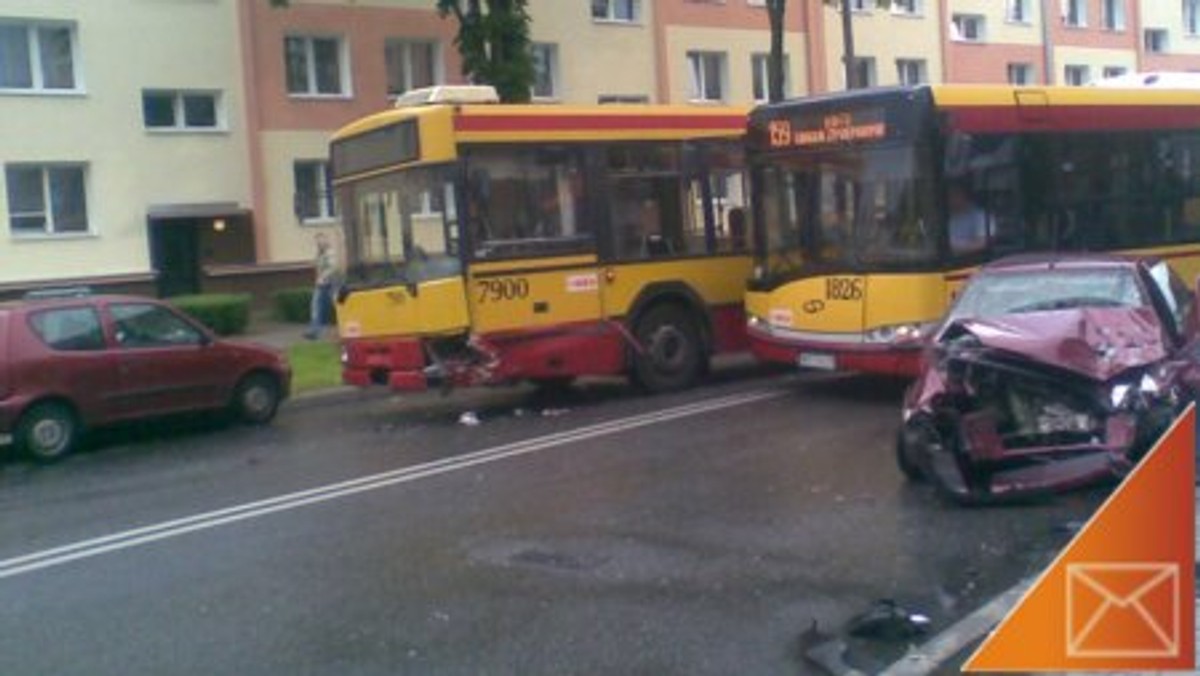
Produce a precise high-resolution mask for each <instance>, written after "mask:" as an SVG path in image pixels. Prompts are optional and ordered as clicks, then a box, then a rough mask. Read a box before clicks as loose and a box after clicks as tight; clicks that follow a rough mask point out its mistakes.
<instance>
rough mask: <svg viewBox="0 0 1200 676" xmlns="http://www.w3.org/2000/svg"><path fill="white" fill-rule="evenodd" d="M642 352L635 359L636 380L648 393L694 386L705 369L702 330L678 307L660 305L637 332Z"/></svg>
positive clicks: (634, 375) (644, 317) (640, 324)
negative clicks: (701, 338)
mask: <svg viewBox="0 0 1200 676" xmlns="http://www.w3.org/2000/svg"><path fill="white" fill-rule="evenodd" d="M634 337H636V338H637V341H638V344H639V345H641V347H642V352H641V353H639V354H637V355H635V356H634V362H633V379H634V382H635V383H636V384H637V385H638V386H640V387H641V388H643V389H645V390H647V391H649V392H670V391H673V390H681V389H684V388H687V387H690V386H691V385H693V384H694V383H695V382H696V380H697V379H698V378H699V377H700V375H701V373H703V371H704V368H705V366H706V363H705V362H706V357H705V355H704V345H703V344H702V342H701V340H700V329H699V327H698V326H697V325H696V321H695V319H694V318H693V316H692V313H690V312H688V311H687V310H686V309H684V308H682V307H680V306H678V305H658V306H655V307H653V308H651V309H650V310H648V311H647V312H646V314H644V315H642V317H641V319H639V320H638V323H637V326H636V327H635V328H634Z"/></svg>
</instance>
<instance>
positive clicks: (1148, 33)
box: [1142, 28, 1171, 54]
mask: <svg viewBox="0 0 1200 676" xmlns="http://www.w3.org/2000/svg"><path fill="white" fill-rule="evenodd" d="M1170 44H1171V32H1170V31H1168V30H1167V29H1166V28H1146V29H1145V30H1143V31H1142V45H1143V47H1144V49H1145V50H1146V53H1147V54H1165V53H1167V52H1168V51H1170V49H1171V47H1170Z"/></svg>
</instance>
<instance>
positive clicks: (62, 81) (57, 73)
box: [0, 20, 78, 92]
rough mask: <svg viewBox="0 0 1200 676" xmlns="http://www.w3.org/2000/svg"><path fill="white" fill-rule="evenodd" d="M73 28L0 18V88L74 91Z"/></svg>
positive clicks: (2, 89) (0, 89)
mask: <svg viewBox="0 0 1200 676" xmlns="http://www.w3.org/2000/svg"><path fill="white" fill-rule="evenodd" d="M77 89H78V83H77V82H76V77H75V29H74V27H73V26H70V25H65V24H55V23H15V22H7V21H2V20H0V91H5V90H16V91H35V92H38V91H46V92H61V91H76V90H77Z"/></svg>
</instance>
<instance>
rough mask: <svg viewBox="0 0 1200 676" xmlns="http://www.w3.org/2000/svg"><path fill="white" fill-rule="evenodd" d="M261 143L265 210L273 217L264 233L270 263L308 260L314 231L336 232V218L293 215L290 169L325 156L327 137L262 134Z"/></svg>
mask: <svg viewBox="0 0 1200 676" xmlns="http://www.w3.org/2000/svg"><path fill="white" fill-rule="evenodd" d="M260 141H261V143H262V149H263V152H262V159H263V169H264V174H265V176H266V181H265V193H266V194H265V195H264V197H265V200H264V201H265V203H266V211H267V212H268V213H270V214H274V215H275V216H274V218H272V219H271V227H270V228H268V229H267V230H266V232H267V234H268V236H269V237H270V241H268V242H267V247H268V249H269V250H270V252H271V262H274V263H287V262H298V261H306V260H308V259H310V258H312V255H313V243H312V237H313V235H315V234H316V233H317V232H321V231H324V232H327V233H329V234H332V235H336V234H339V233H340V227H341V222H340V221H339V220H338V219H324V220H317V221H305V222H304V224H301V223H300V222H299V221H298V220H297V218H296V217H295V215H293V209H292V205H293V201H292V200H293V196H294V194H295V186H294V185H293V174H292V168H293V164H294V162H295V161H296V160H307V159H312V160H319V159H324V158H326V157H328V155H329V134H328V133H327V132H324V131H264V132H263V133H262V136H261V138H260Z"/></svg>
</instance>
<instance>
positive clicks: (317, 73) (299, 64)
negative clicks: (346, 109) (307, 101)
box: [283, 36, 348, 96]
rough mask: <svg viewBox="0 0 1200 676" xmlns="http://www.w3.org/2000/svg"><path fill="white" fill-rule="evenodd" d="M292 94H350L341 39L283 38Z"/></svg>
mask: <svg viewBox="0 0 1200 676" xmlns="http://www.w3.org/2000/svg"><path fill="white" fill-rule="evenodd" d="M283 43H284V59H285V61H286V64H287V90H288V93H289V94H299V95H305V96H343V95H345V94H347V93H348V92H347V90H346V86H345V84H344V83H345V82H346V81H347V80H348V78H347V77H346V72H345V69H346V64H345V58H343V54H342V41H341V39H339V38H331V37H311V36H288V37H286V38H284V40H283Z"/></svg>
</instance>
